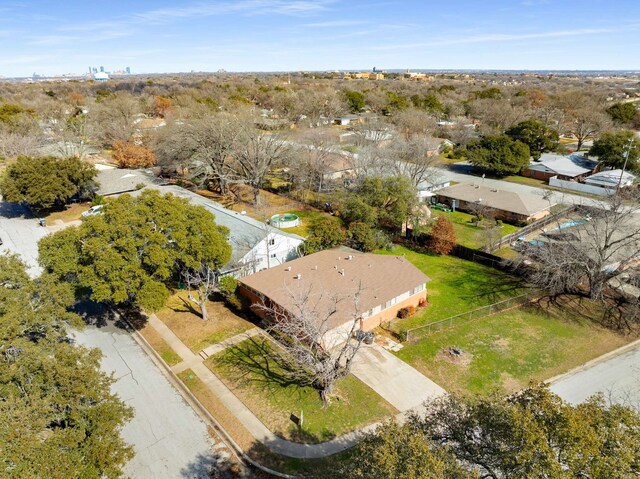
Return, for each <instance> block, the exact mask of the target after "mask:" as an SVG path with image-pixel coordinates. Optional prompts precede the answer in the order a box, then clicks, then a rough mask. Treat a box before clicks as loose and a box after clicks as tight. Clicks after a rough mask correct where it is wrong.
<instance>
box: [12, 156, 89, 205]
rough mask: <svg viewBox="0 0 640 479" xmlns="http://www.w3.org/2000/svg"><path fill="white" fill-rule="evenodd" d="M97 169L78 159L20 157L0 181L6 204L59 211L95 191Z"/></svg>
mask: <svg viewBox="0 0 640 479" xmlns="http://www.w3.org/2000/svg"><path fill="white" fill-rule="evenodd" d="M95 175H96V169H95V167H94V166H93V165H90V164H88V163H85V162H83V161H81V160H80V159H78V158H63V159H60V158H54V157H50V156H48V157H41V158H31V157H26V156H21V157H19V158H18V159H17V161H16V162H15V163H12V164H11V165H9V166H8V167H7V169H6V171H5V173H4V175H3V177H2V179H1V180H0V192H1V193H2V196H3V197H4V199H5V200H6V201H13V202H16V203H17V202H25V203H28V204H29V205H31V206H33V207H34V208H36V209H50V208H60V207H62V206H63V205H64V204H66V203H68V202H69V200H70V199H71V198H72V197H73V196H76V195H81V194H84V193H86V192H88V191H89V190H90V189H91V188H93V187H95V182H94V181H93V177H94V176H95Z"/></svg>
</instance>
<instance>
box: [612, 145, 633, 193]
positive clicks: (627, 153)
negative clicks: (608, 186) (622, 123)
mask: <svg viewBox="0 0 640 479" xmlns="http://www.w3.org/2000/svg"><path fill="white" fill-rule="evenodd" d="M631 148H633V137H631V138H629V143H627V145H626V146H625V149H624V165H622V172H620V179H619V180H618V186H617V188H616V193H618V190H619V189H620V187H621V186H622V177H623V176H624V170H626V169H627V162H628V161H629V152H630V151H631Z"/></svg>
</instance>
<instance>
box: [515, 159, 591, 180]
mask: <svg viewBox="0 0 640 479" xmlns="http://www.w3.org/2000/svg"><path fill="white" fill-rule="evenodd" d="M597 164H598V163H597V162H596V161H594V160H590V159H588V158H585V157H584V156H580V155H569V156H564V155H556V154H554V153H544V154H543V155H542V156H541V157H540V159H539V160H533V161H531V164H530V165H529V166H528V167H527V168H526V169H524V170H523V171H522V176H527V177H529V178H535V179H537V180H545V181H547V180H549V178H551V177H553V176H557V177H558V179H559V180H565V181H580V180H582V179H584V178H585V177H587V176H589V175H590V174H591V173H592V172H593V170H595V168H596V166H597Z"/></svg>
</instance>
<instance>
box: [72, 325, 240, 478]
mask: <svg viewBox="0 0 640 479" xmlns="http://www.w3.org/2000/svg"><path fill="white" fill-rule="evenodd" d="M74 335H75V337H76V339H77V341H78V343H79V344H82V345H85V346H88V347H92V348H99V349H100V350H101V351H102V352H103V354H104V357H103V359H102V364H101V366H102V369H103V370H104V371H105V372H107V373H113V375H114V378H115V379H116V382H115V383H114V384H113V386H112V388H113V392H115V393H117V394H118V395H119V396H120V397H121V398H122V400H123V401H124V402H125V403H127V404H128V405H130V406H132V407H133V408H134V409H135V417H134V419H133V420H132V421H131V422H130V423H128V424H127V425H126V426H125V427H124V429H123V431H122V436H123V437H124V439H125V440H126V441H127V442H128V443H130V444H132V445H133V446H134V449H135V454H136V455H135V458H134V459H133V460H132V461H131V462H129V464H127V466H126V467H125V469H124V472H125V474H126V475H127V476H129V477H132V478H135V479H156V478H203V479H204V478H207V477H208V476H207V471H208V470H210V469H211V467H212V465H213V464H214V463H215V462H216V460H217V459H218V457H219V456H216V455H215V454H214V453H213V452H212V448H214V447H215V446H217V447H218V448H220V449H219V451H220V453H221V454H223V456H222V457H221V458H222V459H224V456H226V455H227V454H228V453H227V452H223V451H224V449H222V448H221V446H220V445H216V444H215V441H214V440H213V439H212V438H211V437H210V436H209V434H208V433H207V427H206V425H205V424H204V423H203V422H202V421H201V420H200V418H198V416H197V415H196V414H195V413H194V412H193V410H192V409H191V407H190V406H189V405H188V404H186V403H185V402H184V400H183V399H182V397H181V396H180V394H178V392H177V391H176V390H175V389H174V388H173V386H171V385H170V384H169V382H168V381H167V380H166V379H165V377H164V376H163V375H162V373H161V372H160V371H159V370H158V368H157V367H156V366H155V364H153V362H152V361H151V359H149V357H148V356H147V355H146V354H145V353H144V352H143V351H142V350H141V349H140V347H139V346H138V344H137V343H136V342H135V341H134V340H133V339H132V338H131V336H130V334H129V333H128V332H127V331H124V330H122V329H119V328H118V327H116V326H114V325H113V323H112V322H108V323H107V325H105V326H103V327H100V328H98V327H96V326H87V327H86V328H85V330H84V331H82V332H75V333H74Z"/></svg>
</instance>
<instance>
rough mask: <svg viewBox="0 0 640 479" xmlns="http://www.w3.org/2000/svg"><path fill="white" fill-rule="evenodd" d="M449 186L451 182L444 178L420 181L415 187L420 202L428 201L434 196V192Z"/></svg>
mask: <svg viewBox="0 0 640 479" xmlns="http://www.w3.org/2000/svg"><path fill="white" fill-rule="evenodd" d="M448 186H451V180H450V179H449V178H447V177H446V176H440V177H435V178H429V179H428V180H425V181H422V182H420V183H419V184H418V186H417V187H416V190H417V191H418V198H420V201H429V198H431V197H432V196H435V195H436V191H438V190H441V189H443V188H447V187H448Z"/></svg>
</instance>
